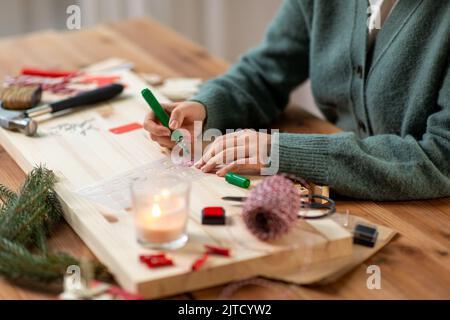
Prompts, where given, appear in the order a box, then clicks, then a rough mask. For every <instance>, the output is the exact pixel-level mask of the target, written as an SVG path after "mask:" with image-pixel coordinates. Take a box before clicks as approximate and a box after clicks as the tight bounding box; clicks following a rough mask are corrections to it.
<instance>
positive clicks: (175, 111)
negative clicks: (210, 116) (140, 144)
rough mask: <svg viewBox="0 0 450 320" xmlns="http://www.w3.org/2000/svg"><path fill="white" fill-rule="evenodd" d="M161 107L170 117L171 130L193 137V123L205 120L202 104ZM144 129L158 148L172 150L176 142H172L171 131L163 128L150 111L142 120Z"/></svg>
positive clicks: (169, 104)
mask: <svg viewBox="0 0 450 320" xmlns="http://www.w3.org/2000/svg"><path fill="white" fill-rule="evenodd" d="M162 107H163V108H164V110H166V112H167V113H168V114H169V115H170V120H169V128H170V129H171V130H176V129H180V128H181V129H185V130H188V131H189V132H190V134H191V139H192V138H193V137H194V123H195V121H201V122H203V121H204V120H205V119H206V108H205V106H204V105H203V104H201V103H199V102H193V101H184V102H177V103H165V104H162ZM144 129H145V130H147V131H148V132H149V133H150V138H151V139H152V140H153V141H156V142H157V143H158V144H159V145H160V146H162V147H166V148H169V149H172V148H173V147H174V146H175V144H176V142H175V141H172V140H171V138H170V136H171V131H170V130H169V129H168V128H166V127H164V126H163V125H162V124H161V123H160V122H159V121H158V119H156V117H155V114H154V113H153V111H150V112H149V113H148V114H147V115H146V117H145V120H144Z"/></svg>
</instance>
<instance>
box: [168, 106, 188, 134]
mask: <svg viewBox="0 0 450 320" xmlns="http://www.w3.org/2000/svg"><path fill="white" fill-rule="evenodd" d="M170 108H171V110H170V111H171V113H170V120H169V127H170V129H172V130H175V129H178V128H180V127H181V126H182V125H183V121H184V119H185V118H187V117H189V116H193V114H192V113H193V112H194V111H193V109H192V108H191V106H190V104H189V103H179V104H177V105H176V106H175V107H174V106H173V105H170Z"/></svg>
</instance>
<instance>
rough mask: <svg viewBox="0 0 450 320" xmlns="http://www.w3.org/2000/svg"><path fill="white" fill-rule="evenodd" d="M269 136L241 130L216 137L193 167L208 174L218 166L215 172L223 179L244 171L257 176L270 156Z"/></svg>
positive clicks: (270, 140)
mask: <svg viewBox="0 0 450 320" xmlns="http://www.w3.org/2000/svg"><path fill="white" fill-rule="evenodd" d="M271 142H272V139H271V135H270V134H266V133H260V132H257V131H254V130H249V129H246V130H241V131H237V132H233V133H230V134H226V135H223V136H220V137H218V138H217V139H215V140H214V142H213V143H212V144H210V145H209V146H208V148H207V149H206V152H205V153H204V155H203V157H202V158H201V159H200V160H199V161H197V163H195V167H197V168H199V169H201V170H202V171H203V172H210V171H212V170H213V169H215V168H217V167H218V166H220V165H225V166H224V167H222V168H220V169H219V170H218V171H217V175H218V176H221V177H223V176H224V175H225V174H227V173H228V172H238V171H246V172H248V173H251V174H259V173H260V171H261V168H263V167H265V166H267V164H268V163H267V162H268V161H267V160H268V159H265V158H267V157H268V156H269V155H270V154H269V153H270V147H271Z"/></svg>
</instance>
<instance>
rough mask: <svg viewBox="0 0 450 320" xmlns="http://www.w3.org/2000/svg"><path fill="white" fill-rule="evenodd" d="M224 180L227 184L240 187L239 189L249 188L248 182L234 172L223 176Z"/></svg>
mask: <svg viewBox="0 0 450 320" xmlns="http://www.w3.org/2000/svg"><path fill="white" fill-rule="evenodd" d="M225 180H226V181H227V182H228V183H231V184H234V185H235V186H238V187H241V188H245V189H247V188H248V187H250V180H249V179H247V178H246V177H243V176H241V175H238V174H236V173H234V172H228V173H227V174H226V175H225Z"/></svg>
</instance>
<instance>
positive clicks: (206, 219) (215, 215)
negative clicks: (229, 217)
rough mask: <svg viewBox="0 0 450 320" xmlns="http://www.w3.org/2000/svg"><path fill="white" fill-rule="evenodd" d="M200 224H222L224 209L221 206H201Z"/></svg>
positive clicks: (223, 222)
mask: <svg viewBox="0 0 450 320" xmlns="http://www.w3.org/2000/svg"><path fill="white" fill-rule="evenodd" d="M202 224H210V225H224V224H225V209H224V208H222V207H206V208H203V210H202Z"/></svg>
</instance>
